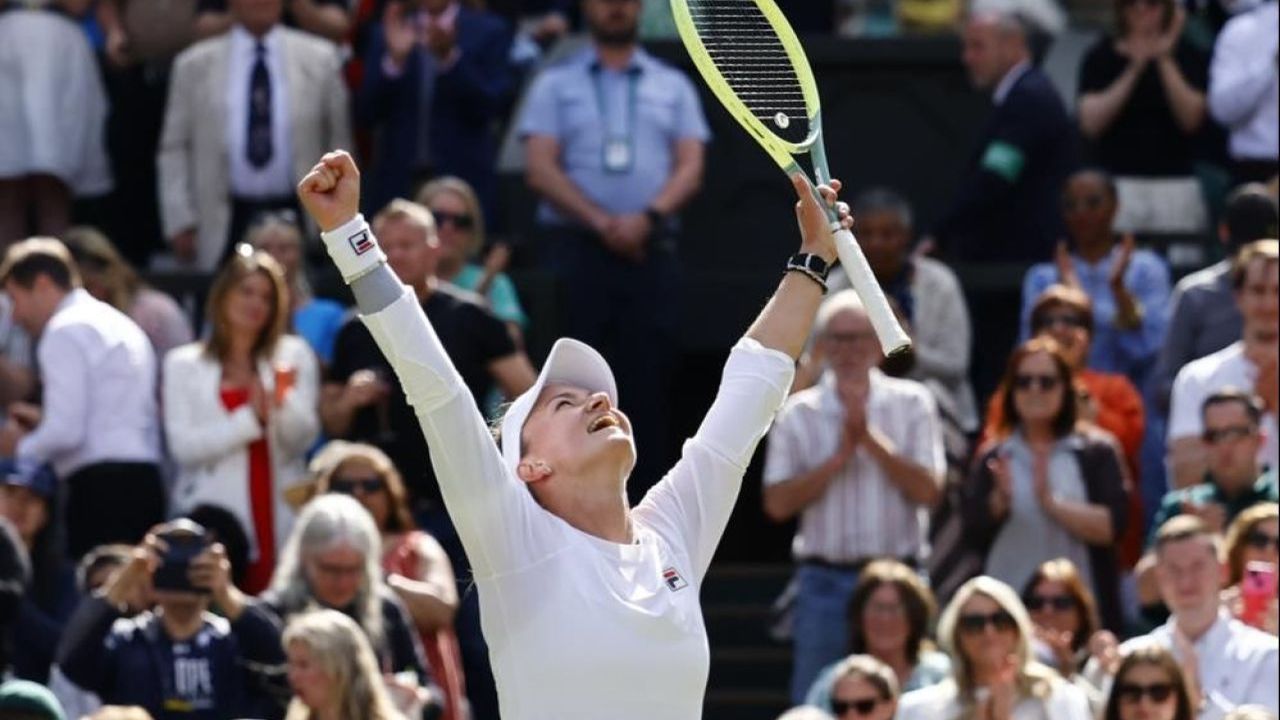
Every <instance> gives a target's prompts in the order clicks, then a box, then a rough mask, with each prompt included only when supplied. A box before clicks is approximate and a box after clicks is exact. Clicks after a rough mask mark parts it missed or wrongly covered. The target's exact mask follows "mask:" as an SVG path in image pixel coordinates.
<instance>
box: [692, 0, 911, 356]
mask: <svg viewBox="0 0 1280 720" xmlns="http://www.w3.org/2000/svg"><path fill="white" fill-rule="evenodd" d="M671 12H672V15H674V17H675V21H676V28H677V30H678V31H679V32H680V39H681V40H683V41H684V46H685V48H686V49H688V51H689V55H690V56H691V57H692V58H693V62H694V64H695V65H696V66H697V67H698V72H699V73H701V74H702V79H703V80H705V81H706V83H707V85H708V86H709V87H710V88H711V91H712V92H713V93H715V96H716V97H717V98H718V99H719V100H720V103H721V104H722V105H724V107H725V109H726V110H728V111H729V114H730V115H732V116H733V117H734V119H735V120H737V121H738V123H739V124H740V125H742V127H744V128H746V130H747V133H748V134H750V135H751V137H753V138H755V141H756V142H758V143H760V146H761V147H763V148H764V149H765V151H766V152H768V153H769V157H771V158H773V160H774V162H776V163H778V165H779V167H781V168H782V169H783V170H784V171H785V172H786V173H787V174H788V175H791V174H794V173H797V172H799V173H803V174H805V176H806V177H808V178H809V180H810V183H811V185H821V184H825V183H827V182H829V181H830V179H831V171H830V169H829V168H828V167H827V154H826V150H825V149H824V147H823V145H822V111H821V108H820V107H819V103H818V87H817V84H816V83H815V82H814V80H813V71H811V70H810V69H809V59H808V58H807V57H805V54H804V48H802V47H801V46H800V40H799V38H797V37H796V34H795V31H793V30H792V29H791V25H790V24H789V23H788V22H787V18H786V16H785V15H783V14H782V11H781V10H779V9H778V6H777V5H775V4H774V2H773V0H671ZM806 158H807V160H808V162H809V164H810V165H811V166H812V169H813V172H812V173H808V172H806V171H805V169H804V168H803V167H802V166H801V162H802V161H803V160H805V159H806ZM814 193H815V195H816V194H817V190H816V189H815V190H814ZM818 202H819V204H820V205H822V207H823V208H826V211H827V217H828V219H829V220H830V221H831V230H832V231H833V232H834V233H835V240H836V251H837V253H838V254H839V256H840V264H841V265H843V266H844V271H845V273H846V274H847V275H848V276H849V281H850V282H851V283H852V284H853V288H854V290H856V291H857V292H858V296H859V297H861V298H862V304H863V305H865V306H866V309H867V315H868V317H870V319H871V324H872V326H874V327H875V330H876V336H877V337H878V338H879V339H880V346H881V347H882V348H883V349H884V352H885V355H893V354H895V353H899V352H902V351H904V350H906V349H907V348H909V347H910V346H911V339H910V338H909V337H907V334H906V332H904V331H903V330H902V326H901V325H900V324H898V319H897V318H896V317H895V316H894V314H893V310H892V309H891V308H890V307H889V301H888V300H886V299H885V296H884V291H883V290H881V289H880V284H879V283H878V282H876V278H875V275H874V274H873V273H872V272H871V267H870V266H869V265H867V258H866V256H864V255H863V254H862V249H861V248H860V247H858V242H857V240H855V239H854V237H853V233H851V232H849V231H848V230H845V229H844V228H842V227H841V226H840V221H839V218H838V216H837V214H836V211H835V209H834V208H831V207H829V206H828V205H827V203H826V202H825V201H823V199H822V198H821V197H820V196H819V197H818Z"/></svg>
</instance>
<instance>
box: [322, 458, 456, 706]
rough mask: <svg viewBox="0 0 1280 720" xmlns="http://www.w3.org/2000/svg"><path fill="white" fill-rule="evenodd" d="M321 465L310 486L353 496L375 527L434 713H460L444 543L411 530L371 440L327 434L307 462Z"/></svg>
mask: <svg viewBox="0 0 1280 720" xmlns="http://www.w3.org/2000/svg"><path fill="white" fill-rule="evenodd" d="M317 462H318V463H319V464H320V467H321V470H320V473H319V475H318V476H317V478H316V485H315V492H316V493H318V494H324V493H338V494H341V495H350V496H351V497H353V498H355V499H356V500H357V501H359V503H360V504H361V505H363V506H364V508H365V510H368V511H369V514H370V515H371V516H372V517H373V522H374V524H375V525H377V526H378V530H379V531H380V532H381V533H382V570H383V572H385V573H386V582H387V587H389V588H391V589H392V590H394V591H395V593H396V595H397V596H398V597H399V598H400V601H401V602H403V603H404V606H405V609H406V610H408V611H409V616H410V617H411V618H412V619H413V623H414V625H415V626H416V627H417V629H418V634H419V636H420V637H421V639H422V648H423V650H424V651H425V652H426V654H427V662H428V664H429V665H430V672H431V676H432V678H433V679H434V680H435V681H436V684H437V685H439V686H440V688H441V690H443V691H444V696H445V697H444V700H445V710H444V714H443V715H442V716H441V720H462V719H463V718H465V717H466V715H465V714H464V713H465V710H464V708H465V704H464V703H465V700H466V691H465V689H464V687H463V672H462V661H461V655H460V650H459V649H458V638H457V636H456V635H455V634H454V631H453V618H454V614H455V613H456V612H457V610H458V588H457V584H456V583H455V580H454V576H453V566H451V565H450V564H449V556H448V555H446V554H445V551H444V548H443V547H441V546H440V543H439V542H437V541H436V539H435V538H433V537H432V536H431V535H429V534H427V533H425V532H423V531H421V530H418V529H417V527H416V524H415V523H414V521H413V515H412V514H411V513H410V512H409V494H408V491H407V490H406V489H405V486H404V481H403V480H402V479H401V478H400V473H399V471H397V470H396V468H395V465H393V464H392V462H391V458H389V457H387V455H386V453H384V452H382V451H381V450H379V449H378V448H376V447H374V446H373V445H368V444H365V443H349V442H345V441H342V440H335V441H332V442H330V443H328V444H327V445H325V447H324V448H322V449H321V450H320V452H319V454H317V456H316V459H315V460H313V464H314V463H317Z"/></svg>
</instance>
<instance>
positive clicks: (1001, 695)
mask: <svg viewBox="0 0 1280 720" xmlns="http://www.w3.org/2000/svg"><path fill="white" fill-rule="evenodd" d="M1032 632H1033V630H1032V625H1031V618H1030V617H1029V616H1028V615H1027V611H1026V609H1025V608H1024V607H1023V605H1022V601H1021V600H1020V599H1018V594H1017V593H1015V592H1014V591H1013V589H1012V588H1010V587H1009V586H1008V585H1005V584H1004V583H1002V582H1000V581H999V580H996V579H995V578H991V577H987V576H985V575H984V576H981V577H976V578H974V579H972V580H970V581H969V582H967V583H965V584H964V585H961V586H960V589H959V590H957V591H956V594H955V596H954V597H953V598H952V600H951V603H950V604H949V605H948V606H947V609H946V610H944V611H943V613H942V617H941V618H939V620H938V641H939V642H940V643H941V644H942V646H943V647H944V648H945V649H946V650H947V652H948V653H950V654H951V678H950V679H948V680H944V681H943V682H941V683H939V684H937V685H933V686H930V687H927V688H924V689H921V690H916V691H913V692H909V693H907V694H906V695H904V696H903V697H902V700H901V702H899V704H898V713H897V720H1092V718H1093V714H1092V712H1091V711H1090V710H1089V702H1088V699H1087V698H1086V697H1085V695H1084V693H1082V692H1081V691H1080V690H1079V689H1078V688H1076V687H1075V686H1073V685H1071V684H1070V683H1068V682H1067V681H1066V680H1063V679H1062V678H1061V677H1060V676H1059V675H1058V673H1057V672H1056V671H1054V670H1052V669H1050V668H1049V667H1047V666H1045V665H1041V664H1040V663H1038V662H1036V661H1035V658H1034V657H1032V652H1031V637H1032Z"/></svg>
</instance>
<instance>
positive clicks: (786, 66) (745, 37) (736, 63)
mask: <svg viewBox="0 0 1280 720" xmlns="http://www.w3.org/2000/svg"><path fill="white" fill-rule="evenodd" d="M688 8H689V14H690V16H691V17H692V19H693V25H694V28H695V29H696V30H697V32H698V38H699V39H700V40H701V41H702V45H703V47H704V48H706V50H707V54H708V55H709V56H710V57H711V60H712V62H713V63H715V66H716V69H717V70H718V71H719V72H720V75H721V76H722V77H723V78H724V80H725V82H726V83H727V84H728V85H729V88H730V89H731V90H732V91H733V94H734V95H736V96H737V97H738V99H739V100H740V101H741V102H742V103H743V104H744V105H746V107H747V109H748V110H750V111H751V114H752V115H754V116H755V117H756V119H757V120H759V121H760V122H761V123H763V124H764V126H765V127H766V128H768V129H769V130H770V131H771V132H773V134H775V135H776V136H778V137H779V138H781V139H782V140H785V141H787V142H791V143H800V142H803V141H804V140H805V139H806V138H808V136H809V113H808V107H807V105H806V104H805V98H804V91H803V89H802V88H801V86H800V78H799V77H798V76H797V75H796V71H795V68H794V67H793V66H792V63H791V58H790V56H789V55H788V54H787V50H786V48H785V47H784V46H783V44H782V40H781V39H780V38H779V37H778V33H777V31H775V30H774V28H773V25H772V23H770V22H769V19H768V18H767V17H765V15H764V13H763V12H761V11H760V8H759V6H758V5H756V3H755V1H754V0H688Z"/></svg>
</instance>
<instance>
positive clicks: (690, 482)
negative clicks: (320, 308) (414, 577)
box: [364, 289, 794, 720]
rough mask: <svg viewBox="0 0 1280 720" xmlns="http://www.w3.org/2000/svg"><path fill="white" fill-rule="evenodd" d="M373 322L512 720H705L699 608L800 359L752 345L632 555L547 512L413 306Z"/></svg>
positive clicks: (728, 369) (644, 512) (645, 513)
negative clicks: (753, 462)
mask: <svg viewBox="0 0 1280 720" xmlns="http://www.w3.org/2000/svg"><path fill="white" fill-rule="evenodd" d="M364 321H365V323H366V324H367V325H368V326H369V328H370V330H371V331H372V333H373V335H374V337H375V338H376V339H377V341H378V344H379V346H380V347H381V348H382V351H383V352H384V353H385V354H386V356H387V357H388V359H389V360H390V362H391V364H392V366H393V367H394V368H395V370H396V372H397V374H398V375H399V377H400V382H401V384H402V385H403V387H404V389H405V392H406V395H407V397H408V400H409V403H410V404H411V405H412V406H413V407H414V409H415V411H416V412H417V415H418V419H419V421H420V422H421V424H422V430H423V433H424V434H425V435H426V438H427V443H428V445H429V446H430V447H431V450H432V453H431V457H432V461H433V463H434V464H435V469H436V476H437V477H438V478H439V479H440V487H441V490H442V492H443V494H444V500H445V504H446V505H447V506H448V508H449V512H450V515H451V516H452V517H453V519H454V523H455V524H456V525H457V528H458V534H459V536H460V537H461V539H462V543H463V545H464V546H465V548H466V550H467V555H468V557H470V559H471V562H472V566H473V568H474V571H475V575H476V583H477V585H478V586H479V592H480V608H481V618H482V625H483V628H484V634H485V637H486V639H487V640H488V643H489V653H490V657H491V659H492V661H493V670H494V676H495V678H496V680H497V685H498V697H499V702H500V703H501V707H502V716H503V718H506V719H507V720H695V719H697V718H701V717H702V700H703V694H704V692H705V690H706V683H707V670H708V665H709V651H708V646H707V633H706V628H705V626H704V625H703V620H702V609H701V606H700V604H699V601H698V593H699V590H700V586H701V583H702V579H703V576H704V575H705V574H706V571H707V566H708V565H709V564H710V562H711V556H712V554H713V553H714V551H715V548H716V544H717V543H718V542H719V541H720V537H721V535H722V534H723V532H724V528H725V525H726V524H727V523H728V520H729V515H730V512H731V511H732V509H733V505H734V502H735V501H736V499H737V496H738V489H739V487H740V486H741V483H742V475H743V473H744V471H745V470H746V467H747V463H748V462H749V461H750V459H751V455H752V452H753V451H754V450H755V447H756V445H757V443H759V441H760V438H761V437H763V436H764V433H765V432H766V431H767V430H768V428H769V424H770V423H771V422H772V419H773V416H774V413H775V412H776V411H777V410H778V408H779V407H780V406H781V405H782V402H783V400H784V399H785V398H786V394H787V390H788V388H789V387H790V385H791V378H792V374H793V370H794V364H793V362H792V359H791V358H790V357H788V356H786V355H785V354H784V353H781V352H777V351H774V350H770V349H768V348H765V347H763V346H762V345H760V344H759V343H757V342H755V341H753V340H750V339H745V338H744V339H743V340H741V341H739V343H738V344H737V346H736V347H735V348H734V349H733V351H732V353H731V354H730V356H729V360H728V363H727V364H726V366H725V369H724V376H723V379H722V380H721V384H720V390H719V392H718V394H717V396H716V400H715V402H714V404H713V405H712V407H711V410H710V411H709V412H708V414H707V417H706V419H704V420H703V423H702V427H701V428H699V430H698V432H697V434H696V435H695V436H694V437H693V438H692V439H690V440H689V441H687V442H686V443H685V445H684V449H683V452H682V455H681V458H680V461H679V462H678V463H677V464H676V465H675V467H673V468H672V469H671V471H670V472H669V473H668V474H667V476H666V477H665V478H663V479H662V481H661V482H659V483H658V484H657V485H656V486H654V487H653V489H652V490H650V491H649V493H648V495H647V496H646V497H645V499H644V501H643V502H641V503H640V505H639V506H637V507H636V508H635V509H634V510H633V511H632V518H633V520H634V525H635V534H636V542H635V544H632V545H618V544H615V543H611V542H608V541H605V540H602V539H599V538H596V537H594V536H591V535H588V534H586V533H583V532H581V531H579V530H577V529H575V528H573V527H571V526H570V525H568V524H567V523H565V522H564V521H563V520H561V519H560V518H558V517H556V516H555V515H552V514H551V513H549V512H547V511H546V510H544V509H542V507H541V506H539V505H538V504H537V503H536V502H535V501H534V499H533V497H532V496H531V495H530V493H529V491H528V489H527V488H526V487H525V486H524V484H523V483H522V482H521V481H520V480H519V479H518V478H516V477H515V476H514V474H513V473H512V471H511V470H509V469H508V468H507V466H506V465H505V464H504V463H503V461H502V457H501V455H500V454H499V452H498V448H497V445H496V444H495V443H494V441H493V439H492V437H491V436H490V434H489V431H488V429H487V428H486V426H485V423H484V420H483V419H482V418H481V416H480V414H479V412H478V411H477V410H476V404H475V401H474V400H472V398H471V396H470V395H469V394H468V393H467V390H466V385H465V384H464V383H463V381H462V378H461V377H460V376H459V375H458V373H457V371H456V370H454V368H453V366H452V364H451V363H450V362H449V360H448V357H447V356H446V355H445V352H444V348H443V347H442V346H441V345H440V342H439V340H438V339H437V338H436V335H435V332H434V331H433V330H432V329H431V327H430V325H429V324H428V323H427V319H426V316H425V315H424V314H423V312H422V308H421V305H420V304H419V303H418V302H417V300H416V298H414V296H413V294H412V293H411V292H410V291H408V290H407V289H406V290H405V293H404V294H403V295H402V296H401V298H400V299H399V300H397V301H396V302H395V303H393V304H391V305H390V306H388V307H387V308H385V309H383V310H381V311H379V312H377V313H374V314H372V315H366V316H364Z"/></svg>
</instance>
